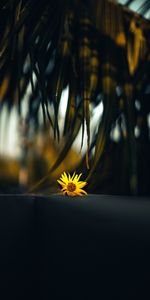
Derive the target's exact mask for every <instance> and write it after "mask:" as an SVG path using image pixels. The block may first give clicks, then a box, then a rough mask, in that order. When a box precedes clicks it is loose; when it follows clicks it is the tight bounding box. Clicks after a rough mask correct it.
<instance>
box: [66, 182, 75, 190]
mask: <svg viewBox="0 0 150 300" xmlns="http://www.w3.org/2000/svg"><path fill="white" fill-rule="evenodd" d="M67 189H68V191H69V192H74V191H75V189H76V185H75V184H74V183H73V182H69V183H68V184H67Z"/></svg>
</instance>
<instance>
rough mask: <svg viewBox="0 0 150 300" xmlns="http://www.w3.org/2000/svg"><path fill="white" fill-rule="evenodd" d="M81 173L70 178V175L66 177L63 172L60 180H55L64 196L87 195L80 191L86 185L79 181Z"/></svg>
mask: <svg viewBox="0 0 150 300" xmlns="http://www.w3.org/2000/svg"><path fill="white" fill-rule="evenodd" d="M81 175H82V173H81V174H79V175H75V173H74V174H73V176H72V177H71V176H70V174H69V173H68V175H67V174H66V173H65V172H64V173H63V174H62V175H61V177H60V179H59V180H57V182H58V183H59V184H60V185H61V186H62V189H61V190H62V192H63V194H64V195H68V196H83V195H87V193H86V192H85V191H84V190H83V189H82V188H83V187H84V186H85V185H87V182H85V181H79V179H80V177H81Z"/></svg>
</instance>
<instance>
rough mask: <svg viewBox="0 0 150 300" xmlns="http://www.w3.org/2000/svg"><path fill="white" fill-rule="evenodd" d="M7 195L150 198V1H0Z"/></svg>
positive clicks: (1, 186) (1, 163)
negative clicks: (63, 180) (62, 189)
mask: <svg viewBox="0 0 150 300" xmlns="http://www.w3.org/2000/svg"><path fill="white" fill-rule="evenodd" d="M0 16H1V18H0V70H1V72H0V193H24V192H30V191H31V192H32V193H43V194H49V193H57V192H58V191H59V187H58V185H57V181H56V180H57V179H58V177H59V176H60V174H61V173H62V172H63V171H66V172H67V171H68V172H70V173H72V172H74V171H76V172H82V173H83V178H82V179H83V180H87V181H88V183H89V184H88V187H87V190H88V192H89V193H100V194H120V195H145V196H149V195H150V181H149V178H150V155H149V153H150V102H149V100H150V99H149V98H150V79H149V78H150V54H149V53H150V51H149V50H150V49H149V48H150V38H149V37H150V22H149V19H150V4H149V1H140V0H139V1H138V0H134V1H126V0H122V1H121V0H120V1H112V0H103V1H102V0H99V1H98V0H93V1H92V0H73V1H67V0H66V1H65V0H64V1H61V0H57V1H47V0H43V1H42V0H41V1H38V4H37V3H36V1H32V3H31V2H30V1H28V0H27V1H25V0H24V1H23V0H13V1H4V0H3V1H1V4H0Z"/></svg>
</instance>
